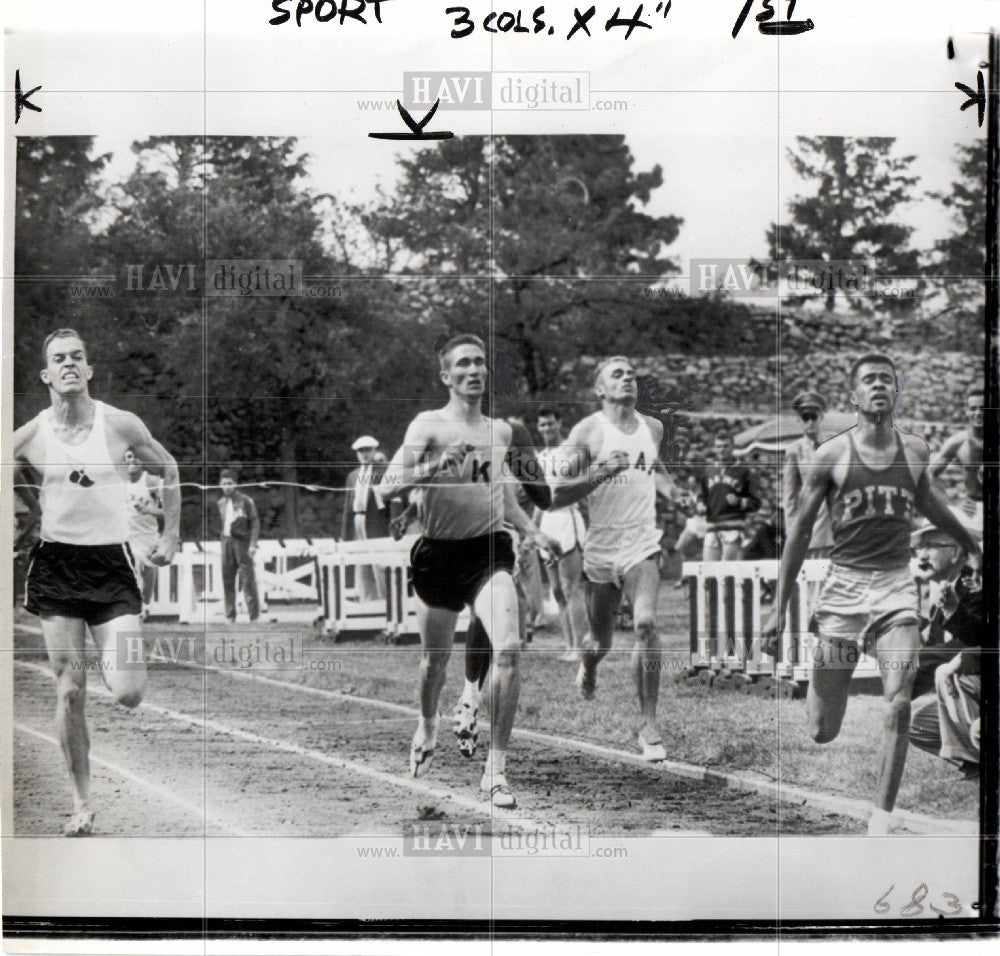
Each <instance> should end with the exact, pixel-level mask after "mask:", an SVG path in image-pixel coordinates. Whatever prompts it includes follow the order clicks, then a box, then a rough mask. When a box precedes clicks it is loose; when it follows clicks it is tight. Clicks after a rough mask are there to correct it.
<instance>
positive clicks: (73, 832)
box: [63, 810, 94, 837]
mask: <svg viewBox="0 0 1000 956" xmlns="http://www.w3.org/2000/svg"><path fill="white" fill-rule="evenodd" d="M93 832H94V811H93V810H77V812H76V813H74V814H73V816H72V817H71V818H70V821H69V823H67V824H66V826H64V827H63V835H64V836H68V837H79V836H90V834H91V833H93Z"/></svg>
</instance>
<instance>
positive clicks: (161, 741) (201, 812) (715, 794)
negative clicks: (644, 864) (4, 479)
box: [14, 632, 863, 837]
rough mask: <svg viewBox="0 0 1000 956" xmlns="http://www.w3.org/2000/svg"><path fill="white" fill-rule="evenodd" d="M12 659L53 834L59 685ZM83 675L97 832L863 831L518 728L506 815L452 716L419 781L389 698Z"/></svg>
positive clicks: (28, 809)
mask: <svg viewBox="0 0 1000 956" xmlns="http://www.w3.org/2000/svg"><path fill="white" fill-rule="evenodd" d="M18 644H19V647H20V649H25V645H30V646H32V647H37V646H38V638H37V637H35V636H34V635H26V634H24V632H21V633H20V634H19V640H18ZM18 661H19V663H17V664H16V665H15V674H14V677H15V700H14V719H15V735H14V746H15V750H14V804H15V814H14V830H15V833H16V834H18V835H25V836H27V835H32V836H44V835H57V834H58V833H59V832H60V830H61V828H62V825H63V823H64V822H65V820H66V819H68V815H69V809H70V791H69V784H68V778H67V776H66V771H65V769H64V765H63V760H62V755H61V754H60V752H59V750H58V748H57V746H56V745H55V741H54V739H52V738H53V737H54V728H53V708H54V702H55V687H54V683H53V681H52V678H51V677H50V676H49V673H48V665H47V663H46V662H45V660H44V658H42V657H39V656H37V655H35V654H32V655H31V656H30V657H26V656H25V655H24V654H23V653H19V654H18ZM89 688H90V692H89V697H88V703H87V707H88V714H89V723H90V731H91V742H92V756H93V758H94V765H93V768H92V770H93V776H94V782H93V805H94V807H95V809H96V810H97V811H98V815H97V820H96V824H95V833H97V834H99V835H105V836H112V835H113V836H143V837H150V836H196V835H202V834H208V835H211V836H224V835H254V836H264V835H267V836H297V837H329V836H337V835H346V834H350V835H355V836H362V835H372V836H375V835H381V836H389V835H392V836H395V835H398V834H399V833H400V832H401V829H402V827H403V826H404V824H406V823H408V822H412V821H414V820H417V819H427V818H430V819H434V820H448V821H451V822H458V821H462V822H469V823H472V822H479V823H483V824H485V823H487V822H488V821H490V820H491V819H492V820H493V821H494V825H496V822H497V821H503V822H504V823H505V824H511V823H513V824H514V825H519V826H525V825H531V824H532V823H537V824H573V825H576V824H580V825H582V826H584V827H586V828H587V829H588V830H589V831H590V833H592V834H594V835H598V834H599V835H621V836H626V835H628V836H643V835H647V834H650V833H653V832H654V831H670V830H682V831H699V832H706V831H707V832H709V833H711V834H712V835H716V836H773V835H776V833H778V832H779V827H780V832H781V833H783V834H823V833H840V834H844V833H860V832H863V824H861V823H860V822H859V821H857V820H854V819H851V818H849V817H844V816H839V815H836V814H827V813H823V812H822V811H819V810H816V809H814V808H811V807H796V806H789V805H788V804H778V803H776V801H774V800H773V798H770V797H767V796H764V795H761V794H759V793H756V792H748V791H741V790H736V789H731V788H726V787H722V786H719V785H717V784H714V783H704V782H700V781H696V780H691V779H688V778H684V777H678V776H674V775H673V774H670V773H667V772H665V771H664V770H662V769H657V768H653V767H651V768H646V767H643V766H637V765H634V764H631V765H630V764H628V763H623V762H618V761H615V760H612V759H606V758H603V757H598V756H593V755H590V754H586V753H574V752H567V751H566V750H565V749H555V748H552V747H550V746H547V745H545V744H540V743H537V742H533V741H526V740H524V739H520V740H518V739H516V738H515V740H514V741H513V743H512V745H511V749H510V771H509V774H508V776H509V779H510V781H511V785H512V787H513V788H514V790H515V793H516V794H517V795H518V799H519V806H518V808H517V810H516V811H513V812H512V813H510V814H506V815H504V814H501V813H499V812H497V811H493V810H492V809H491V807H490V806H489V804H488V801H487V799H486V798H485V797H484V795H482V794H481V793H480V792H479V789H478V782H479V774H480V772H481V766H482V765H481V762H480V761H479V759H478V758H477V759H476V760H474V761H468V760H465V759H463V758H462V757H461V756H460V755H459V753H458V752H457V750H456V749H455V747H454V741H453V738H452V737H451V734H450V732H449V730H448V728H447V724H446V722H445V721H442V729H443V731H444V732H443V733H442V734H441V735H440V738H439V739H440V742H441V746H439V749H438V757H437V759H436V761H435V764H434V766H433V768H432V769H431V771H430V772H429V773H428V774H427V775H425V776H423V777H421V778H420V779H419V780H418V781H413V780H411V779H410V778H409V776H408V768H407V754H408V747H409V741H410V737H411V735H412V732H413V727H414V718H413V717H412V716H411V715H409V714H406V713H400V712H399V711H398V710H397V711H393V710H391V709H380V708H377V707H372V706H370V705H367V704H362V703H360V702H356V701H351V700H345V699H337V700H333V699H326V698H321V697H317V696H313V695H308V694H305V693H301V692H297V691H296V690H295V688H294V687H286V686H276V685H274V684H268V683H264V682H259V681H246V680H234V679H232V678H231V677H229V676H227V675H225V674H219V673H216V672H213V671H209V670H200V669H186V670H178V669H176V668H169V669H168V668H164V667H159V668H157V667H154V668H153V669H152V670H151V672H150V679H149V685H148V690H147V694H146V701H145V702H144V705H143V706H142V707H140V708H139V709H137V710H135V711H128V710H126V709H124V708H122V707H119V706H117V705H115V704H114V703H113V702H112V701H111V699H110V698H109V697H108V696H106V695H105V694H104V693H103V692H102V691H103V687H102V684H101V682H100V680H99V678H98V677H97V675H96V674H94V673H91V674H90V675H89ZM39 734H41V735H44V736H45V737H47V738H50V739H49V740H45V739H42V737H40V736H38V735H39ZM484 737H488V733H487V734H481V740H482V739H483V738H484ZM126 774H128V775H130V776H126Z"/></svg>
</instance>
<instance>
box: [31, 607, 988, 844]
mask: <svg viewBox="0 0 1000 956" xmlns="http://www.w3.org/2000/svg"><path fill="white" fill-rule="evenodd" d="M17 626H18V627H21V628H23V629H24V630H26V631H32V632H33V633H38V634H40V633H41V628H35V627H31V626H29V625H20V624H19V625H17ZM178 663H180V664H182V666H185V667H189V668H192V669H195V670H207V671H212V672H213V673H216V674H223V675H224V676H226V677H228V678H230V679H232V680H246V681H258V682H260V683H263V684H273V685H275V686H276V687H281V688H284V689H286V690H287V689H289V688H290V689H292V690H294V691H295V692H296V693H300V694H308V695H311V696H314V697H323V698H326V699H327V700H341V701H348V702H354V703H357V704H364V705H366V706H369V707H377V708H381V709H382V710H388V711H393V712H395V713H398V714H407V715H408V716H410V717H416V716H417V715H418V712H417V710H416V709H415V708H413V707H407V706H406V705H404V704H395V703H392V702H390V701H384V700H377V699H376V698H373V697H362V696H360V695H358V694H348V693H345V692H344V691H338V690H328V689H326V688H322V687H310V686H308V685H306V684H296V683H293V682H292V681H285V680H278V679H277V678H274V677H263V676H261V675H260V674H255V673H253V672H251V673H246V672H242V671H234V670H232V669H230V668H226V667H215V666H213V665H209V664H204V665H202V664H194V663H187V662H178ZM482 723H483V725H485V726H489V721H487V720H484V721H482ZM513 736H514V737H518V738H521V739H524V740H530V741H533V742H535V743H539V744H547V745H548V746H551V747H556V748H558V749H560V750H568V751H571V752H577V753H588V754H591V755H593V756H595V757H602V758H604V759H605V760H614V761H616V762H617V763H625V764H630V765H632V766H641V767H647V768H649V769H651V770H652V769H657V768H658V769H660V770H662V771H665V772H667V773H671V774H674V775H675V776H678V777H687V778H688V779H691V780H700V781H703V782H706V783H715V784H718V785H719V786H726V787H733V788H739V789H745V790H754V791H756V792H757V793H761V794H764V795H766V796H772V797H775V798H777V799H778V800H782V801H785V802H787V803H795V804H798V805H801V804H802V803H808V804H810V805H811V806H814V807H816V808H817V809H820V810H826V811H829V812H833V813H840V814H842V815H844V816H848V817H852V818H853V819H855V820H862V821H864V822H867V820H868V816H869V814H870V813H871V807H870V805H869V804H867V803H866V802H864V801H862V800H852V799H851V798H850V797H841V796H837V795H835V794H829V793H819V792H817V791H814V790H807V789H805V788H804V787H796V786H792V785H790V784H785V783H781V782H780V781H776V780H771V779H770V778H768V777H762V776H759V775H757V774H751V773H745V772H744V773H741V772H739V771H728V772H724V771H720V770H709V769H708V768H707V767H699V766H698V765H697V764H691V763H684V762H682V761H678V760H664V761H661V762H659V763H648V762H647V761H645V760H643V759H642V758H641V757H640V756H639V755H638V754H633V753H629V752H628V751H627V750H618V749H616V748H614V747H605V746H602V745H601V744H594V743H591V742H590V741H587V740H579V739H576V738H573V737H559V736H556V735H554V734H546V733H542V732H541V731H537V730H523V729H520V728H514V733H513ZM892 816H893V819H894V821H895V822H897V823H900V824H902V825H904V826H906V827H908V828H909V829H911V830H913V831H915V832H916V833H925V834H928V833H929V834H941V835H950V836H975V835H976V834H978V833H979V823H978V822H977V821H976V820H943V819H938V818H937V817H931V816H928V815H926V814H923V813H916V812H914V811H912V810H900V809H896V810H894V811H893V814H892Z"/></svg>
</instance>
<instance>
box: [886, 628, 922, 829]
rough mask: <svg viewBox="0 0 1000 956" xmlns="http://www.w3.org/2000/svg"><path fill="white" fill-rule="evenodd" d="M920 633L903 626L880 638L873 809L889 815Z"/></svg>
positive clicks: (904, 740)
mask: <svg viewBox="0 0 1000 956" xmlns="http://www.w3.org/2000/svg"><path fill="white" fill-rule="evenodd" d="M919 650H920V631H919V630H918V629H917V627H916V626H915V625H913V624H903V625H901V626H899V627H894V628H893V629H892V630H891V631H887V632H886V633H885V634H883V635H882V637H880V638H879V641H878V645H877V651H878V666H879V670H880V671H881V673H882V692H883V696H884V697H885V701H886V704H887V707H886V713H885V723H884V724H883V729H882V752H881V758H880V760H879V773H878V783H877V785H876V791H875V808H876V809H877V810H885V811H886V812H887V813H888V812H891V811H892V808H893V807H894V806H895V804H896V795H897V794H898V793H899V784H900V782H901V781H902V779H903V768H904V767H905V766H906V748H907V745H908V744H909V738H910V699H911V697H912V696H913V680H914V678H915V677H916V674H917V654H918V652H919Z"/></svg>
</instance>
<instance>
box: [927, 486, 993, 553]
mask: <svg viewBox="0 0 1000 956" xmlns="http://www.w3.org/2000/svg"><path fill="white" fill-rule="evenodd" d="M914 505H915V506H916V508H917V511H919V512H920V513H921V514H922V515H923V516H924V517H925V518H926V519H927V520H928V521H930V523H931V524H932V525H934V526H935V527H937V528H940V529H941V530H942V531H947V532H948V534H950V535H951V536H952V537H953V538H955V540H956V541H960V542H961V544H962V547H964V548H965V550H966V551H968V553H969V555H970V556H972V557H974V558H975V559H976V561H977V562H978V563H980V564H981V562H982V560H983V552H982V549H981V548H980V546H979V541H978V540H977V539H976V537H975V535H973V534H972V532H970V531H969V530H968V529H967V528H966V527H965V525H964V524H962V522H961V521H959V520H958V518H957V517H956V516H955V512H954V511H952V510H951V506H950V505H949V504H948V499H947V498H945V496H944V495H943V494H942V493H941V492H940V491H938V489H937V488H936V487H935V486H934V482H932V481H931V479H930V469H929V468H927V469H925V470H924V471H923V472H922V473H921V475H920V481H919V482H917V494H916V498H915V500H914Z"/></svg>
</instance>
